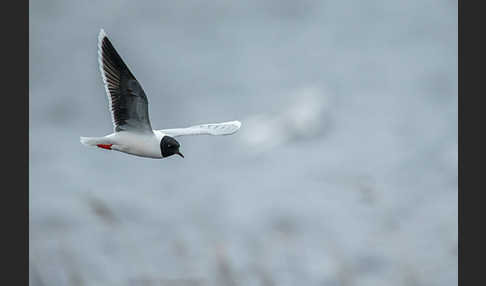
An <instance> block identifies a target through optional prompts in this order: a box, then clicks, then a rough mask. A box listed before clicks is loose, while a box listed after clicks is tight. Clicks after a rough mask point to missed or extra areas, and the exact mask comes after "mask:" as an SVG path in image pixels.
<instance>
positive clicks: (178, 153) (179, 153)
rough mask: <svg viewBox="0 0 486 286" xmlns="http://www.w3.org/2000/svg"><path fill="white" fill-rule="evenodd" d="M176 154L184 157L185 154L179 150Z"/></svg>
mask: <svg viewBox="0 0 486 286" xmlns="http://www.w3.org/2000/svg"><path fill="white" fill-rule="evenodd" d="M176 154H177V155H179V156H181V157H182V158H184V155H182V153H181V152H179V151H177V153H176Z"/></svg>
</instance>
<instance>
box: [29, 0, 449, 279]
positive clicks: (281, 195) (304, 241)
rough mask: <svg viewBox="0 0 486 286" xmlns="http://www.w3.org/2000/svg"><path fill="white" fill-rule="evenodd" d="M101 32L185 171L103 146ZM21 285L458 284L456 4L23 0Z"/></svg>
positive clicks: (420, 0) (107, 128) (172, 161)
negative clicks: (25, 220) (24, 218)
mask: <svg viewBox="0 0 486 286" xmlns="http://www.w3.org/2000/svg"><path fill="white" fill-rule="evenodd" d="M101 27H103V28H104V29H105V30H106V32H107V33H108V35H109V36H110V37H111V39H112V42H113V43H114V45H115V47H116V48H117V50H118V51H119V53H120V54H121V55H122V57H123V58H124V59H125V61H126V62H127V64H128V65H129V67H130V68H131V70H132V72H133V73H134V74H135V75H136V77H137V78H138V79H139V81H140V82H141V84H142V86H143V87H144V89H145V92H146V93H147V95H148V97H149V102H150V105H149V110H150V116H151V121H152V126H154V128H167V127H183V126H187V125H191V124H197V123H206V122H218V121H226V120H235V119H237V120H241V121H242V122H243V126H242V128H241V130H240V132H238V133H236V134H235V135H233V136H228V137H208V136H206V137H191V138H187V137H186V138H181V140H180V142H181V143H182V148H181V151H182V152H183V153H184V154H185V156H186V158H185V159H181V158H179V157H174V158H172V157H171V158H169V159H166V160H151V159H143V158H137V157H131V156H128V155H125V154H121V153H116V152H109V151H104V150H98V149H94V148H87V147H85V146H82V145H81V144H80V143H79V136H101V135H105V134H107V133H110V132H111V131H112V126H111V119H110V116H109V113H108V107H107V99H106V96H105V94H104V89H103V86H102V81H101V77H100V74H99V71H98V66H97V51H96V44H97V35H98V31H99V29H100V28H101ZM29 38H30V51H29V54H30V89H29V92H30V148H29V154H30V181H29V183H30V199H29V201H30V213H29V221H30V268H31V271H30V273H31V279H30V280H31V285H53V286H56V285H103V286H110V285H113V286H119V285H331V286H337V285H343V286H344V285H360V286H361V285H373V286H381V285H383V286H385V285H386V286H389V285H427V286H429V285H441V286H442V285H456V284H457V192H458V189H457V156H458V155H457V1H444V0H441V1H439V0H425V1H424V0H413V1H399V0H394V1H384V0H383V1H379V0H375V1H357V0H356V1H349V0H344V1H310V0H307V1H257V0H254V1H223V0H217V1H156V0H151V1H61V0H57V1H52V0H51V1H30V37H29Z"/></svg>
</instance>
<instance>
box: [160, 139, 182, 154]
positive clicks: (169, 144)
mask: <svg viewBox="0 0 486 286" xmlns="http://www.w3.org/2000/svg"><path fill="white" fill-rule="evenodd" d="M180 146H181V144H179V142H177V140H175V139H174V138H172V137H170V136H167V135H166V136H164V137H163V138H162V140H160V152H161V153H162V157H163V158H165V157H169V156H172V155H174V154H177V155H179V156H181V157H182V158H184V155H182V153H181V152H179V147H180Z"/></svg>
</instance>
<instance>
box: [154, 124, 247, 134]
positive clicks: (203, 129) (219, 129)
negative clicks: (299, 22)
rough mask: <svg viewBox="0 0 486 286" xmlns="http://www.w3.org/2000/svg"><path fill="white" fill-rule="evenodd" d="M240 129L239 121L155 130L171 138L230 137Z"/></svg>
mask: <svg viewBox="0 0 486 286" xmlns="http://www.w3.org/2000/svg"><path fill="white" fill-rule="evenodd" d="M240 127H241V122H239V121H228V122H221V123H210V124H202V125H195V126H191V127H187V128H173V129H164V130H157V131H159V132H162V133H164V134H166V135H169V136H171V137H178V136H184V135H231V134H233V133H235V132H236V131H238V129H240Z"/></svg>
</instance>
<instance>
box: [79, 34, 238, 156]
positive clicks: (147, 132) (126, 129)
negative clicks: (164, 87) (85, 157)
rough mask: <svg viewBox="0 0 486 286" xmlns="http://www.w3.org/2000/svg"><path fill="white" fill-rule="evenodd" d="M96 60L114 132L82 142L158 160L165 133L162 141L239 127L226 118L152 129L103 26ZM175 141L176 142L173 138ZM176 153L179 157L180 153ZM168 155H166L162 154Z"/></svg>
mask: <svg viewBox="0 0 486 286" xmlns="http://www.w3.org/2000/svg"><path fill="white" fill-rule="evenodd" d="M98 63H99V68H100V71H101V76H102V78H103V84H104V86H105V91H106V95H107V96H108V106H109V109H110V113H111V119H112V121H113V126H114V131H115V132H114V133H112V134H109V135H106V136H104V137H81V138H80V139H81V140H80V141H81V143H82V144H84V145H88V146H97V147H100V148H103V149H108V150H116V151H120V152H123V153H127V154H132V155H136V156H140V157H147V158H156V159H160V158H163V155H162V149H161V148H162V146H161V145H162V142H161V141H162V139H163V138H164V137H165V136H168V137H167V138H164V140H165V141H166V139H169V140H174V139H173V138H169V137H178V136H184V135H230V134H233V133H235V132H236V131H237V130H238V129H239V128H240V127H241V123H240V122H239V121H229V122H222V123H213V124H203V125H196V126H191V127H187V128H174V129H164V130H153V129H152V127H151V124H150V120H149V116H148V100H147V96H146V95H145V92H144V91H143V89H142V86H141V85H140V83H139V82H138V81H137V80H136V78H135V77H134V76H133V74H132V73H131V72H130V70H129V69H128V67H127V66H126V64H125V63H124V62H123V60H122V58H121V57H120V56H119V55H118V53H117V52H116V50H115V48H114V47H113V45H112V44H111V42H110V41H109V39H108V37H107V36H106V34H105V32H104V31H103V29H101V31H100V34H99V36H98ZM175 143H176V144H178V142H177V141H175ZM164 144H165V143H164ZM164 146H165V145H164ZM178 146H179V145H177V148H178ZM168 147H170V145H168ZM164 148H166V147H164ZM164 150H167V149H164ZM164 152H166V151H164ZM177 153H178V149H177ZM178 154H179V155H181V157H183V156H182V154H180V153H178ZM170 155H171V154H166V156H170Z"/></svg>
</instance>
